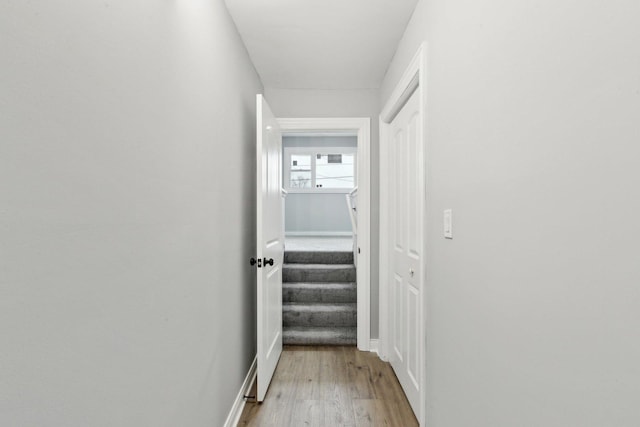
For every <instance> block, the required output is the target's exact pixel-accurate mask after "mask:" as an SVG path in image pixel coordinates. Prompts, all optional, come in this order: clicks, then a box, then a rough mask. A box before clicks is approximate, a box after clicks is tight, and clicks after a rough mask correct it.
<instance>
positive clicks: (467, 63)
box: [381, 0, 640, 427]
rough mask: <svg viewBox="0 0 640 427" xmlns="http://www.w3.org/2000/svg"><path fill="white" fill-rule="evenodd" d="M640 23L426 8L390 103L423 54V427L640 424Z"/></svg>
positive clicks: (477, 7) (424, 4) (408, 38)
mask: <svg viewBox="0 0 640 427" xmlns="http://www.w3.org/2000/svg"><path fill="white" fill-rule="evenodd" d="M638 22H640V3H638V2H637V1H627V0H613V1H609V2H600V1H594V0H589V1H586V2H580V3H576V2H574V1H571V0H554V1H550V0H543V1H537V2H531V1H525V0H515V1H514V0H508V1H507V0H504V1H477V0H475V1H471V0H429V1H424V0H420V2H419V3H418V6H417V9H416V12H415V13H414V16H413V18H412V20H411V23H410V24H409V27H408V29H407V31H406V33H405V36H404V38H403V40H402V42H401V43H400V46H399V48H398V51H397V54H396V56H395V58H394V60H393V62H392V64H391V66H390V68H389V71H388V74H387V76H386V79H385V82H384V85H383V87H382V90H381V103H384V102H385V101H386V99H387V98H388V96H389V94H390V92H391V90H392V88H393V85H394V84H395V83H396V81H397V80H398V79H399V77H400V75H401V73H402V71H403V70H404V68H405V67H406V66H407V64H408V63H409V60H410V59H411V56H412V55H413V53H414V52H415V51H416V49H417V48H418V46H419V44H420V42H421V41H422V40H427V41H428V43H429V47H428V52H429V54H428V58H429V65H428V80H427V83H428V131H427V144H428V151H429V153H428V183H427V186H428V199H429V200H428V203H429V209H428V214H429V217H428V233H429V234H428V238H429V247H428V253H427V256H428V260H429V265H428V268H427V290H428V311H427V317H428V323H427V346H428V350H427V378H428V390H427V397H428V405H429V406H428V412H427V424H428V425H430V426H433V427H454V426H456V427H457V426H477V427H511V426H515V425H517V426H532V427H533V426H536V427H539V426H545V427H590V426H593V427H596V426H598V427H601V426H612V427H614V426H615V427H622V426H637V425H640V407H639V406H638V402H639V401H640V365H639V364H638V360H640V340H639V339H638V331H640V262H639V260H640V246H639V243H638V242H640V221H638V218H639V216H640V185H638V184H639V183H640V168H638V164H640V144H638V141H639V137H640V79H639V78H638V76H640V44H639V43H638V40H640V25H638ZM446 208H452V209H453V216H454V239H453V240H451V241H447V240H444V239H443V238H442V211H443V209H446Z"/></svg>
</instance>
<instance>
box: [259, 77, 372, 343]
mask: <svg viewBox="0 0 640 427" xmlns="http://www.w3.org/2000/svg"><path fill="white" fill-rule="evenodd" d="M265 96H266V98H267V102H269V105H271V108H272V109H273V112H274V113H275V115H276V116H277V117H370V118H371V165H372V168H371V272H370V277H371V337H372V338H378V267H377V265H378V258H379V256H378V245H379V233H378V227H379V216H378V210H377V206H378V204H379V194H380V193H379V192H378V182H379V174H378V170H377V168H376V166H375V165H377V164H378V162H379V155H378V154H379V150H378V134H379V132H378V114H379V103H380V99H379V90H378V89H357V90H322V89H278V88H269V87H266V88H265Z"/></svg>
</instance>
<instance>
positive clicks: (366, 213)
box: [278, 117, 371, 351]
mask: <svg viewBox="0 0 640 427" xmlns="http://www.w3.org/2000/svg"><path fill="white" fill-rule="evenodd" d="M278 123H279V124H280V129H281V131H282V133H283V134H285V133H287V132H308V133H315V132H345V131H347V132H349V131H352V132H355V133H356V135H357V138H358V143H357V145H358V151H357V159H358V160H357V161H358V167H357V174H358V210H357V212H356V216H357V221H358V248H359V249H360V253H359V254H358V261H357V263H356V270H357V275H356V277H357V279H356V280H357V296H358V302H357V307H358V334H357V336H358V344H357V345H358V349H359V350H362V351H369V350H370V345H371V344H370V343H371V283H370V280H371V278H370V276H371V274H370V271H369V268H370V262H371V178H370V177H371V119H369V118H368V117H335V118H278Z"/></svg>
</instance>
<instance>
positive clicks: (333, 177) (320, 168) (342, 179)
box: [316, 154, 355, 188]
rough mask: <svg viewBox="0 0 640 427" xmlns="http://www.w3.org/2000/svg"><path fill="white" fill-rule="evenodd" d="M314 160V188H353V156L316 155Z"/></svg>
mask: <svg viewBox="0 0 640 427" xmlns="http://www.w3.org/2000/svg"><path fill="white" fill-rule="evenodd" d="M316 159H317V160H316V187H318V188H353V187H354V186H355V179H354V176H353V172H354V167H355V156H354V155H353V154H318V155H317V156H316Z"/></svg>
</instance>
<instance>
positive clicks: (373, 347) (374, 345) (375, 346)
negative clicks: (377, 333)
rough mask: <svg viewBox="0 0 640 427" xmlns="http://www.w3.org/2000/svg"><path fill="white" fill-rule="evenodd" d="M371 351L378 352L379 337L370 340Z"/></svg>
mask: <svg viewBox="0 0 640 427" xmlns="http://www.w3.org/2000/svg"><path fill="white" fill-rule="evenodd" d="M369 351H370V352H371V353H376V354H378V339H377V338H376V339H372V340H369Z"/></svg>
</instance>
